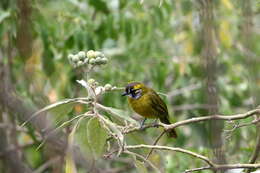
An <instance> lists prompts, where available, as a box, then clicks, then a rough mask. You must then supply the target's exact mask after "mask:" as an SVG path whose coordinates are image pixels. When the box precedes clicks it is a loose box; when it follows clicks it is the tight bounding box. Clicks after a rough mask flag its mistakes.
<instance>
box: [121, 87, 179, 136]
mask: <svg viewBox="0 0 260 173" xmlns="http://www.w3.org/2000/svg"><path fill="white" fill-rule="evenodd" d="M122 96H128V103H129V105H130V107H132V109H133V110H134V111H135V112H136V113H137V114H139V115H141V116H143V117H144V120H143V121H142V123H141V128H142V126H143V125H144V122H145V120H146V119H147V118H153V119H159V120H160V121H161V122H162V123H164V124H171V123H170V121H169V113H168V109H167V106H166V104H165V103H164V101H163V100H162V99H161V97H160V96H159V95H158V94H157V93H156V92H155V91H154V90H153V89H152V88H149V87H148V86H146V85H145V84H143V83H141V82H131V83H128V84H127V85H126V87H125V92H124V93H122ZM167 134H168V136H169V137H172V138H177V133H176V131H175V129H170V130H168V131H167Z"/></svg>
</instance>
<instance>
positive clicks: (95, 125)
mask: <svg viewBox="0 0 260 173" xmlns="http://www.w3.org/2000/svg"><path fill="white" fill-rule="evenodd" d="M107 136H108V134H107V131H106V130H105V129H104V128H103V126H102V125H101V124H100V122H99V120H98V118H96V117H94V118H92V119H90V120H89V121H88V125H87V139H88V142H89V144H90V147H91V150H92V152H93V155H94V157H95V158H96V159H98V158H99V157H100V156H101V155H102V154H103V152H104V148H105V144H106V139H107Z"/></svg>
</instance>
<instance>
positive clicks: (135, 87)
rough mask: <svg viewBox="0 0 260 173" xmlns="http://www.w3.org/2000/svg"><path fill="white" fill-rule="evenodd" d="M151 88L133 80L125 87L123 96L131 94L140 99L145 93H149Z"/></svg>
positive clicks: (132, 96) (130, 95)
mask: <svg viewBox="0 0 260 173" xmlns="http://www.w3.org/2000/svg"><path fill="white" fill-rule="evenodd" d="M148 90H149V88H148V87H147V86H145V85H144V84H143V83H140V82H131V83H129V84H128V85H127V86H126V87H125V92H124V93H123V94H122V96H129V97H131V98H133V99H139V98H140V97H142V96H143V95H144V94H145V93H147V92H148Z"/></svg>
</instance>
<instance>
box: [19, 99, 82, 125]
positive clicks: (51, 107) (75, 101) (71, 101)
mask: <svg viewBox="0 0 260 173" xmlns="http://www.w3.org/2000/svg"><path fill="white" fill-rule="evenodd" d="M85 101H87V99H86V98H74V99H66V100H62V101H59V102H56V103H53V104H51V105H48V106H46V107H44V108H43V109H41V110H39V111H37V112H35V113H34V114H33V115H32V116H31V117H30V118H29V119H28V120H26V121H25V122H24V123H23V124H22V126H24V125H25V124H26V123H28V122H29V121H31V120H32V119H33V118H35V117H36V116H38V115H39V114H40V113H43V112H46V111H50V110H53V109H57V110H56V113H58V112H59V110H60V109H61V108H60V106H62V105H66V106H68V104H70V106H74V104H71V103H85ZM68 109H69V108H68ZM67 111H68V110H67ZM60 112H61V110H60Z"/></svg>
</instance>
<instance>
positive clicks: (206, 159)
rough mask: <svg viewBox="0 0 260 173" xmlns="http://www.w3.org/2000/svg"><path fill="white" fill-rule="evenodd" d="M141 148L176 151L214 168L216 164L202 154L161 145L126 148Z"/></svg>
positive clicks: (129, 146) (130, 146)
mask: <svg viewBox="0 0 260 173" xmlns="http://www.w3.org/2000/svg"><path fill="white" fill-rule="evenodd" d="M141 148H151V149H155V150H167V151H175V152H180V153H185V154H188V155H190V156H193V157H196V158H198V159H201V160H203V161H204V162H206V163H207V164H208V165H210V166H212V167H214V163H213V162H212V161H210V160H209V158H207V157H205V156H202V155H200V154H197V153H194V152H192V151H189V150H185V149H182V148H174V147H167V146H159V145H155V146H154V145H144V144H141V145H128V146H125V149H141Z"/></svg>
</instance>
